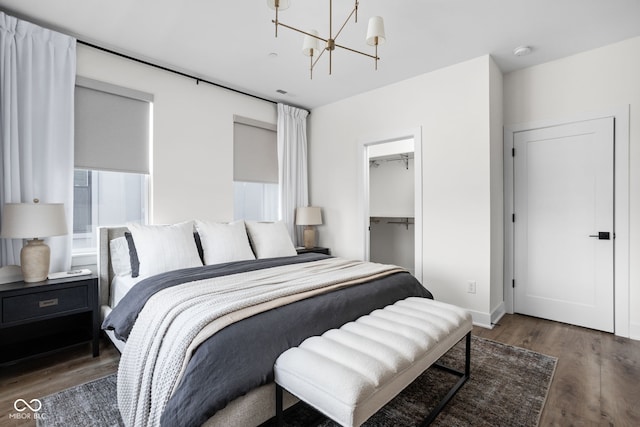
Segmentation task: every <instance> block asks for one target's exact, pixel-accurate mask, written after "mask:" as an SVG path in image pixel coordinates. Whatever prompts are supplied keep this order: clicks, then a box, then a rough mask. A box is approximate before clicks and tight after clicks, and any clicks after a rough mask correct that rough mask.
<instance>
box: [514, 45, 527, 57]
mask: <svg viewBox="0 0 640 427" xmlns="http://www.w3.org/2000/svg"><path fill="white" fill-rule="evenodd" d="M530 53H531V47H529V46H518V47H517V48H515V49H513V54H514V55H515V56H525V55H529V54H530Z"/></svg>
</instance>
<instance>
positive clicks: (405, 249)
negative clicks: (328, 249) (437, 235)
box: [362, 130, 422, 280]
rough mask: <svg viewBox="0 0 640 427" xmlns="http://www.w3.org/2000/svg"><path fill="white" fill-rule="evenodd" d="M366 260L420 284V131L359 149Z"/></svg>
mask: <svg viewBox="0 0 640 427" xmlns="http://www.w3.org/2000/svg"><path fill="white" fill-rule="evenodd" d="M362 154H363V157H364V161H365V162H364V174H363V175H364V188H363V194H364V197H363V199H364V203H363V204H364V211H365V212H364V226H365V232H364V234H365V259H366V260H368V261H373V262H379V263H383V264H395V265H399V266H401V267H404V268H406V269H407V270H409V271H410V272H411V273H412V274H413V275H414V276H416V277H417V278H418V280H421V279H422V168H421V166H422V161H421V159H422V156H421V138H420V131H419V130H417V131H413V132H409V133H400V134H398V135H397V136H395V137H392V138H386V139H381V140H380V141H375V142H370V143H365V144H363V150H362Z"/></svg>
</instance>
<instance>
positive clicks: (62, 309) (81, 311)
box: [0, 275, 100, 364]
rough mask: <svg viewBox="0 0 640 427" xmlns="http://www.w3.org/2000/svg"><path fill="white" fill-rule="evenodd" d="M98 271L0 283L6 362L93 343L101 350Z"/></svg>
mask: <svg viewBox="0 0 640 427" xmlns="http://www.w3.org/2000/svg"><path fill="white" fill-rule="evenodd" d="M99 332H100V309H99V303H98V278H97V277H96V276H94V275H87V276H77V277H71V278H65V279H56V280H45V281H43V282H37V283H25V282H14V283H5V284H2V285H0V364H5V363H8V362H15V361H18V360H22V359H26V358H29V357H33V356H37V355H43V354H47V353H50V352H53V351H56V350H61V349H63V348H66V347H70V346H72V345H77V344H80V343H85V342H91V343H92V350H93V356H94V357H96V356H98V354H99V351H100V350H99V336H100V335H99Z"/></svg>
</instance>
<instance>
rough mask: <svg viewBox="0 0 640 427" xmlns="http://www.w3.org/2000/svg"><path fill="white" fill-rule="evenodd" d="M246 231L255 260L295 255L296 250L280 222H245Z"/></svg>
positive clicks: (285, 228)
mask: <svg viewBox="0 0 640 427" xmlns="http://www.w3.org/2000/svg"><path fill="white" fill-rule="evenodd" d="M246 224H247V231H248V232H249V238H250V239H251V244H252V245H253V251H254V252H255V253H256V257H257V258H275V257H281V256H294V255H297V254H298V252H296V248H295V247H294V246H293V243H292V242H291V237H290V236H289V232H288V231H287V227H285V225H284V223H283V222H282V221H278V222H256V221H247V222H246Z"/></svg>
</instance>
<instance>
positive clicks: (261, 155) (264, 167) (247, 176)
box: [233, 121, 278, 184]
mask: <svg viewBox="0 0 640 427" xmlns="http://www.w3.org/2000/svg"><path fill="white" fill-rule="evenodd" d="M233 180H234V181H243V182H266V183H274V184H277V183H278V146H277V139H276V132H275V131H274V130H270V129H266V128H263V127H258V126H254V125H248V124H245V123H240V122H238V121H236V122H234V124H233Z"/></svg>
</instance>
